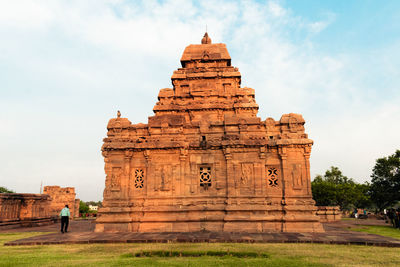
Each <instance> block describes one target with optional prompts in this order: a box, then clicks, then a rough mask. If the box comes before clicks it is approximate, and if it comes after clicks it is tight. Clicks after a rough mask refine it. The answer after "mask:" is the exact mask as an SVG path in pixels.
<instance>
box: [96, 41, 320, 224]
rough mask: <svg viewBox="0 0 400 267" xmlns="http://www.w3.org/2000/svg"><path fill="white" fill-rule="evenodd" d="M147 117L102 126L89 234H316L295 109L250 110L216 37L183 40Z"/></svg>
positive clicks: (307, 147) (307, 144)
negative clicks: (99, 197)
mask: <svg viewBox="0 0 400 267" xmlns="http://www.w3.org/2000/svg"><path fill="white" fill-rule="evenodd" d="M181 64H182V68H179V69H178V70H176V71H174V73H173V75H172V77H171V79H172V85H173V88H165V89H161V90H160V92H159V94H158V100H159V101H158V102H157V103H156V105H155V106H154V109H153V111H154V113H155V115H154V116H151V117H149V119H148V123H147V124H142V123H139V124H132V123H131V122H130V121H129V120H128V119H126V118H122V117H121V114H120V113H119V112H118V115H117V118H114V119H111V120H110V121H109V123H108V126H107V129H108V133H107V137H106V138H105V139H104V144H103V147H102V151H103V156H104V160H105V172H106V182H105V189H104V201H103V208H101V209H100V210H99V214H100V216H99V218H98V219H97V221H96V231H97V232H113V231H133V232H191V231H202V230H208V231H227V232H321V231H323V229H322V226H321V224H320V222H319V219H318V217H317V216H316V208H315V206H314V204H315V202H314V200H313V199H312V194H311V185H310V164H309V158H310V153H311V146H312V144H313V141H312V140H310V139H308V136H307V134H306V133H305V132H304V123H305V121H304V119H303V117H302V116H301V115H299V114H293V113H290V114H285V115H283V116H282V117H281V119H280V120H279V121H275V120H274V119H272V118H267V119H266V120H265V121H262V120H261V119H260V118H259V117H257V111H258V105H257V104H256V102H255V98H254V89H251V88H247V87H244V88H242V87H240V84H241V75H240V72H239V71H238V69H237V68H235V67H233V66H231V57H230V55H229V53H228V50H227V48H226V46H225V44H213V43H212V42H211V39H210V38H209V36H208V34H207V33H206V34H205V35H204V37H203V39H202V41H201V44H196V45H189V46H188V47H186V49H185V51H184V52H183V55H182V58H181Z"/></svg>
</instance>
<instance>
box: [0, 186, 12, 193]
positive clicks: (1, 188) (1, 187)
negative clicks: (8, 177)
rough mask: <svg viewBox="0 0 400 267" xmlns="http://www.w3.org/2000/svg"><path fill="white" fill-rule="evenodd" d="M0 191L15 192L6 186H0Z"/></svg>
mask: <svg viewBox="0 0 400 267" xmlns="http://www.w3.org/2000/svg"><path fill="white" fill-rule="evenodd" d="M0 193H15V192H14V191H12V190H9V189H7V188H6V187H3V186H0Z"/></svg>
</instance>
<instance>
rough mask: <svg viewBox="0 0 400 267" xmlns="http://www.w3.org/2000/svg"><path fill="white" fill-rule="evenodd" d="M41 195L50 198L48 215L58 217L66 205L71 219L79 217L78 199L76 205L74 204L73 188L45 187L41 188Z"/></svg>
mask: <svg viewBox="0 0 400 267" xmlns="http://www.w3.org/2000/svg"><path fill="white" fill-rule="evenodd" d="M43 194H47V195H49V196H50V199H51V203H50V206H49V212H50V215H52V216H57V217H58V216H60V212H61V210H62V209H63V208H64V207H65V205H68V207H69V210H70V213H71V218H74V217H79V199H78V204H76V199H75V196H76V194H75V188H74V187H60V186H45V187H44V188H43Z"/></svg>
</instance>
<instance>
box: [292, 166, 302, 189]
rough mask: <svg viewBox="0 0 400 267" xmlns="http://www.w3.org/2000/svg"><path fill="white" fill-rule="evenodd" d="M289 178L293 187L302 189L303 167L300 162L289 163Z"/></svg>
mask: <svg viewBox="0 0 400 267" xmlns="http://www.w3.org/2000/svg"><path fill="white" fill-rule="evenodd" d="M290 178H291V179H292V182H293V188H294V189H302V187H303V168H302V165H301V164H300V163H294V164H291V171H290Z"/></svg>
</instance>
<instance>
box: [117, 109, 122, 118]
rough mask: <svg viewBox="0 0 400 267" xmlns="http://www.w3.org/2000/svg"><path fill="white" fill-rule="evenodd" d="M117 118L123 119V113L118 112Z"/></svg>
mask: <svg viewBox="0 0 400 267" xmlns="http://www.w3.org/2000/svg"><path fill="white" fill-rule="evenodd" d="M117 118H121V112H119V110H118V111H117Z"/></svg>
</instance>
